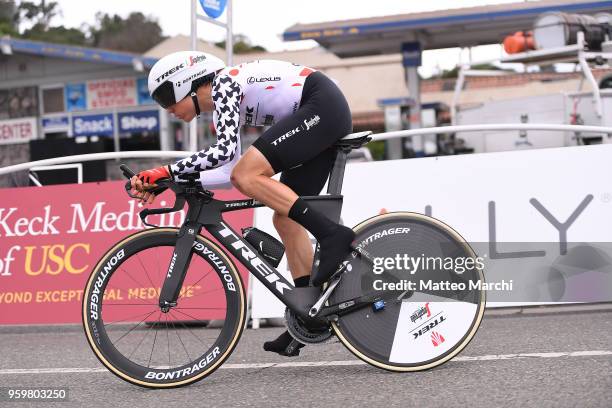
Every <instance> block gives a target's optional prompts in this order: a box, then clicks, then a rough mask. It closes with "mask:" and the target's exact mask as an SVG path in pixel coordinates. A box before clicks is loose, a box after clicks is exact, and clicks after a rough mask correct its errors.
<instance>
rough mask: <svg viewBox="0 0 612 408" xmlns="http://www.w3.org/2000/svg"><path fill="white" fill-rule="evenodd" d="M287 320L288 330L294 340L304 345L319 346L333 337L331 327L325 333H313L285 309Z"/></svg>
mask: <svg viewBox="0 0 612 408" xmlns="http://www.w3.org/2000/svg"><path fill="white" fill-rule="evenodd" d="M285 320H286V322H287V330H288V331H289V334H291V335H292V336H293V338H294V339H296V340H297V341H299V342H300V343H303V344H319V343H323V342H325V341H327V340H329V338H330V337H331V336H332V328H331V326H329V327H327V328H326V329H324V330H323V331H319V330H317V331H313V330H311V329H308V328H307V327H306V326H305V325H304V323H302V321H301V319H300V318H299V317H298V316H296V315H295V313H293V312H292V311H291V310H289V309H285Z"/></svg>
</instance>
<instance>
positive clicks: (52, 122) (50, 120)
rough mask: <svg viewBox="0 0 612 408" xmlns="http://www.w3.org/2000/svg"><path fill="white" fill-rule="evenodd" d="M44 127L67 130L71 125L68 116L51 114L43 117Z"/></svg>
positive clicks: (47, 129) (49, 129) (51, 129)
mask: <svg viewBox="0 0 612 408" xmlns="http://www.w3.org/2000/svg"><path fill="white" fill-rule="evenodd" d="M42 127H43V129H44V130H46V131H53V130H57V131H64V130H65V131H67V130H68V128H69V127H70V120H69V119H68V116H50V117H46V118H42Z"/></svg>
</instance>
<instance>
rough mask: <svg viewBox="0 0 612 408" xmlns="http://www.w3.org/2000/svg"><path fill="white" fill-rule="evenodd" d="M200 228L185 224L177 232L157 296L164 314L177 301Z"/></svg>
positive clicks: (197, 225)
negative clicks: (168, 263) (174, 244)
mask: <svg viewBox="0 0 612 408" xmlns="http://www.w3.org/2000/svg"><path fill="white" fill-rule="evenodd" d="M201 227H202V226H201V225H199V224H197V223H187V224H185V225H183V227H181V229H180V230H179V233H178V239H177V241H176V246H175V248H174V252H173V253H172V258H171V259H170V265H169V266H168V271H167V272H166V277H165V278H164V284H163V286H162V289H161V293H160V295H159V307H160V308H161V311H162V312H164V313H167V312H168V311H169V310H170V308H172V307H174V306H176V305H177V299H178V297H179V294H180V292H181V288H182V287H183V281H184V280H185V276H186V275H187V267H188V266H189V263H190V262H191V257H192V256H193V252H192V250H191V248H192V247H193V244H194V242H195V240H196V237H197V235H198V234H199V232H200V228H201Z"/></svg>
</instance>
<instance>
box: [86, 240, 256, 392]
mask: <svg viewBox="0 0 612 408" xmlns="http://www.w3.org/2000/svg"><path fill="white" fill-rule="evenodd" d="M178 231H179V230H178V229H176V228H156V229H151V230H145V231H141V232H137V233H135V234H133V235H130V236H128V237H126V238H125V239H123V240H121V241H120V242H118V243H117V244H115V245H114V246H113V247H112V248H111V249H110V250H109V251H107V252H106V254H104V256H102V258H101V259H100V261H99V262H98V263H97V265H96V266H95V267H94V269H93V271H92V273H91V275H90V277H89V279H88V281H87V283H86V286H85V291H84V294H83V305H82V313H83V315H82V321H83V328H84V331H85V335H86V338H87V342H88V344H89V346H90V347H91V349H92V350H93V352H94V354H95V355H96V357H97V358H98V360H99V361H100V362H101V363H102V364H103V365H104V366H105V367H106V368H108V369H109V371H111V372H112V373H113V374H115V375H116V376H118V377H119V378H121V379H122V380H125V381H128V382H130V383H132V384H135V385H139V386H142V387H147V388H174V387H181V386H185V385H189V384H192V383H194V382H196V381H199V380H202V379H203V378H205V377H207V376H208V375H210V374H212V373H213V372H214V371H215V370H216V369H217V368H218V367H219V366H220V365H221V364H222V363H223V362H224V361H225V360H226V359H227V358H228V357H229V356H230V354H231V353H232V351H233V350H234V348H235V346H236V344H237V343H238V340H239V339H240V337H241V335H242V332H243V329H244V326H245V319H246V295H245V291H244V285H243V283H242V278H241V276H240V274H239V273H238V270H237V269H236V267H235V265H234V263H233V262H232V260H231V259H230V258H229V256H228V255H226V254H225V252H223V251H222V250H221V249H220V248H219V247H218V246H217V245H216V244H215V243H214V242H212V241H211V240H209V239H208V238H206V237H204V236H201V235H198V236H197V238H196V241H195V243H194V246H193V250H192V254H193V255H196V256H194V257H193V258H196V259H199V260H201V262H203V264H202V265H209V266H210V270H211V271H214V272H215V273H213V274H212V275H211V276H212V277H213V278H215V275H216V278H218V279H219V282H220V283H219V284H218V286H219V287H220V288H221V289H222V292H224V296H225V302H226V312H225V313H226V315H225V319H224V320H223V327H222V329H221V330H220V332H219V336H218V338H216V339H215V340H214V342H213V344H212V345H211V346H210V347H209V348H208V349H207V350H205V351H204V352H202V353H201V354H197V356H198V357H197V358H195V359H193V360H192V361H189V362H187V363H185V364H182V365H179V366H176V367H170V365H171V364H168V366H167V367H164V366H151V367H144V365H143V364H138V363H136V362H134V361H132V360H130V358H131V355H130V356H128V357H126V356H125V355H124V354H122V352H120V351H119V350H118V348H117V347H116V346H115V344H113V342H112V341H111V340H110V337H109V334H108V333H107V325H105V323H104V316H105V309H108V310H109V311H108V314H111V313H112V312H114V309H113V308H110V304H111V303H110V301H108V299H105V295H109V294H110V293H111V290H112V289H110V288H109V287H108V285H109V282H111V281H112V279H113V277H114V276H115V274H117V276H118V277H121V276H122V274H121V273H117V272H118V271H120V270H121V271H122V273H123V274H124V275H125V274H127V276H130V277H132V276H131V275H130V274H129V273H128V272H126V270H125V269H124V270H122V265H124V264H125V263H126V262H127V261H128V260H130V259H134V257H135V258H136V259H138V260H140V257H139V255H138V254H143V253H145V251H147V250H150V249H151V248H154V249H155V250H157V249H159V248H160V247H168V248H169V250H173V247H174V245H175V243H176V239H177V234H178ZM157 261H159V260H157ZM151 262H154V261H151ZM162 264H163V263H162ZM192 265H194V261H193V259H192V263H190V265H189V267H190V269H188V271H187V275H188V276H189V275H190V272H191V271H192V269H193V268H191V266H192ZM128 266H129V264H128ZM162 267H163V268H166V265H165V264H163V266H162ZM143 269H145V273H146V274H147V277H149V273H148V272H147V271H146V268H145V266H144V265H143ZM164 271H165V269H164ZM209 274H210V273H206V275H209ZM164 276H165V272H163V273H162V275H161V280H162V281H163V277H164ZM132 279H134V278H133V277H132ZM187 279H188V277H186V281H185V283H184V284H183V288H184V289H187V290H188V289H189V288H186V282H187ZM200 279H202V278H200ZM149 281H151V278H150V277H149ZM107 289H108V292H106V291H107ZM153 289H154V290H155V288H153ZM130 293H131V292H130ZM135 293H137V294H138V293H142V292H135ZM157 293H158V292H157ZM189 293H191V292H189ZM203 293H206V292H203ZM181 296H183V295H181ZM185 296H186V295H185ZM192 296H193V298H195V297H196V296H199V295H192ZM107 297H108V296H107ZM208 297H210V295H209V296H207V297H206V298H204V297H202V299H207V298H208ZM135 299H137V300H138V301H139V302H142V301H141V299H142V298H141V297H136V298H135ZM153 300H154V301H155V302H157V298H154V299H153ZM188 300H189V299H187V298H185V299H184V301H185V302H187V301H188ZM105 301H108V302H109V303H107V304H106V305H105V304H104V302H105ZM180 302H181V299H179V303H180ZM120 305H121V304H118V306H120ZM135 306H140V305H139V304H135ZM148 307H151V306H148ZM157 307H158V308H159V306H158V305H157ZM194 309H195V308H194ZM200 309H205V308H200ZM171 310H172V309H171ZM175 310H176V311H177V313H178V308H177V309H175ZM190 312H192V311H191V310H190ZM182 313H183V314H184V315H187V316H191V314H189V315H188V314H187V313H186V312H182ZM192 313H194V312H192ZM149 316H150V315H149ZM160 316H161V311H160ZM96 317H97V318H96ZM175 317H176V316H175ZM192 317H193V316H192ZM145 320H146V317H145V318H144V319H143V320H142V321H141V322H140V323H139V325H140V324H141V323H142V322H143V321H145ZM115 323H116V322H112V323H109V325H110V324H115ZM147 323H150V322H145V325H146V324H147ZM160 323H163V321H161V322H160V320H159V319H158V321H157V324H160ZM174 323H175V321H174V320H173V321H172V322H170V321H169V318H168V316H166V329H167V332H166V333H167V334H166V336H167V337H168V360H169V363H170V358H171V356H170V354H171V348H170V334H169V327H170V325H172V327H173V328H174V331H175V332H176V335H177V336H178V338H179V340H180V341H181V344H182V346H183V348H185V350H184V351H185V354H186V355H187V357H188V360H189V359H191V357H190V354H189V352H188V349H187V348H186V346H185V344H184V343H183V340H181V338H180V335H179V332H178V331H177V329H176V328H177V326H178V324H177V325H175V324H174ZM182 324H183V326H185V327H186V328H187V329H188V330H190V331H191V329H189V327H188V326H187V325H186V324H185V323H182ZM153 325H155V322H153ZM115 327H117V326H115ZM160 327H162V326H161V324H160ZM135 328H138V326H136V327H135ZM109 330H110V329H109ZM132 330H134V328H133V329H131V330H130V331H132ZM148 330H152V326H150V327H149V328H148ZM191 332H192V333H191V334H193V335H194V336H196V337H198V336H197V335H196V334H194V332H193V331H191ZM157 333H158V328H157V327H156V329H155V339H157ZM124 336H125V335H124ZM122 338H123V337H122ZM143 339H144V337H143ZM120 340H121V339H120ZM142 341H143V340H141V342H142ZM200 341H202V340H201V339H200ZM202 344H204V343H202ZM204 346H205V347H206V345H204ZM198 347H199V345H198ZM154 349H155V340H154V342H153V346H152V349H151V355H152V354H153V350H154ZM149 362H151V357H149Z"/></svg>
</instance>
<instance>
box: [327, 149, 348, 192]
mask: <svg viewBox="0 0 612 408" xmlns="http://www.w3.org/2000/svg"><path fill="white" fill-rule="evenodd" d="M350 151H351V149H350V148H348V149H346V148H339V149H338V150H337V153H336V160H335V161H334V167H332V170H331V172H330V174H329V183H327V193H328V194H332V195H340V194H342V182H343V181H344V169H345V167H346V159H347V157H348V154H349V152H350Z"/></svg>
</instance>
